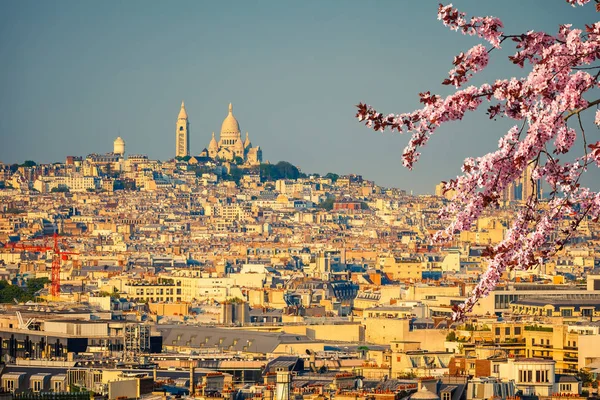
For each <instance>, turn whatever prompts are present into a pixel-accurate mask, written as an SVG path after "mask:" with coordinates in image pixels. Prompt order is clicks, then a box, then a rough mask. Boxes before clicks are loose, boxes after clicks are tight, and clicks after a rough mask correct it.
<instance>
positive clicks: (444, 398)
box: [442, 392, 452, 400]
mask: <svg viewBox="0 0 600 400" xmlns="http://www.w3.org/2000/svg"><path fill="white" fill-rule="evenodd" d="M451 395H452V393H450V392H443V393H442V400H450V399H451V398H452V396H451Z"/></svg>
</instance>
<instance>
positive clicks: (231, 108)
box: [229, 103, 233, 114]
mask: <svg viewBox="0 0 600 400" xmlns="http://www.w3.org/2000/svg"><path fill="white" fill-rule="evenodd" d="M232 113H233V106H232V105H231V103H229V114H232Z"/></svg>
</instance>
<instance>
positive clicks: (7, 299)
mask: <svg viewBox="0 0 600 400" xmlns="http://www.w3.org/2000/svg"><path fill="white" fill-rule="evenodd" d="M22 297H23V289H21V288H20V287H18V286H15V285H10V284H9V283H8V282H7V281H0V303H12V302H13V299H17V300H18V301H22Z"/></svg>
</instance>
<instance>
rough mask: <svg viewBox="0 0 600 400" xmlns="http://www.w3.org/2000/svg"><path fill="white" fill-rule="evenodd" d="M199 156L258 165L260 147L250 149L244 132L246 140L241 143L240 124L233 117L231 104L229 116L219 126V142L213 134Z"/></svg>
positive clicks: (250, 146) (248, 138) (248, 139)
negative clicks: (237, 160) (239, 160)
mask: <svg viewBox="0 0 600 400" xmlns="http://www.w3.org/2000/svg"><path fill="white" fill-rule="evenodd" d="M200 155H201V156H205V157H210V158H212V159H221V160H226V161H235V160H236V159H237V158H239V159H241V160H243V162H244V163H246V164H250V165H258V164H260V163H261V162H262V150H261V148H260V146H256V147H252V143H251V142H250V137H249V136H248V132H246V140H244V141H242V134H241V132H240V124H239V122H238V120H237V119H236V118H235V116H234V115H233V106H232V105H231V103H229V114H227V117H225V119H224V120H223V124H222V125H221V135H220V137H219V141H218V142H217V140H216V139H215V133H214V132H213V134H212V138H211V140H210V143H209V144H208V148H207V149H204V150H203V151H202V152H201V153H200Z"/></svg>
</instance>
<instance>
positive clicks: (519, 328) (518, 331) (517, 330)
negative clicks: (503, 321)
mask: <svg viewBox="0 0 600 400" xmlns="http://www.w3.org/2000/svg"><path fill="white" fill-rule="evenodd" d="M520 334H521V327H520V326H516V327H515V335H520Z"/></svg>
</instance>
